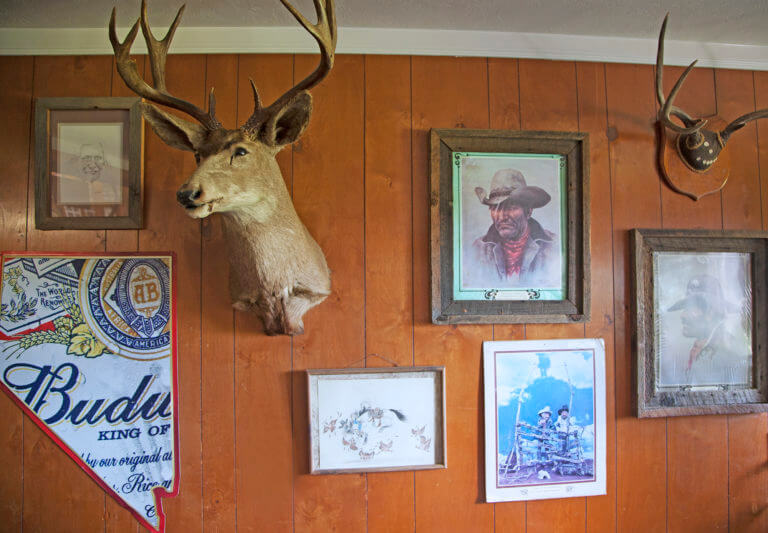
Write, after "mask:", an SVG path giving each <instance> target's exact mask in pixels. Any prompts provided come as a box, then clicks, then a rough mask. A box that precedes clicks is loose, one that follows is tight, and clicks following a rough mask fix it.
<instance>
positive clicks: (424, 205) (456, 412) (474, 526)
mask: <svg viewBox="0 0 768 533" xmlns="http://www.w3.org/2000/svg"><path fill="white" fill-rule="evenodd" d="M411 79H412V84H413V88H412V94H413V96H412V102H413V104H412V113H413V144H412V154H413V162H412V165H413V167H412V168H413V170H412V172H413V225H414V228H413V239H414V250H413V260H414V261H413V262H414V274H413V283H414V287H415V288H416V290H415V291H414V349H415V356H416V364H417V365H445V367H446V394H447V415H446V417H447V433H448V447H447V451H448V465H449V467H448V469H447V470H433V471H424V472H417V473H416V502H415V507H416V528H417V529H418V530H423V531H440V530H445V531H490V530H492V528H493V506H491V505H485V504H483V503H481V502H483V500H484V491H483V476H482V466H481V465H482V464H484V453H483V446H482V442H483V433H482V427H483V410H482V397H483V393H482V388H481V369H482V363H481V353H482V349H481V346H482V341H483V340H487V339H490V338H491V336H492V334H493V331H492V328H491V327H490V326H465V325H462V326H457V325H451V326H435V325H432V324H431V323H430V309H429V305H430V298H429V286H430V285H429V271H430V270H429V236H428V234H429V207H428V206H429V202H428V196H427V191H428V190H429V173H428V163H427V162H428V161H429V153H428V149H427V138H428V132H429V129H430V128H464V127H466V128H487V127H488V109H489V108H488V100H487V94H488V76H487V62H486V61H485V60H484V59H478V58H447V57H414V58H413V59H412V74H411Z"/></svg>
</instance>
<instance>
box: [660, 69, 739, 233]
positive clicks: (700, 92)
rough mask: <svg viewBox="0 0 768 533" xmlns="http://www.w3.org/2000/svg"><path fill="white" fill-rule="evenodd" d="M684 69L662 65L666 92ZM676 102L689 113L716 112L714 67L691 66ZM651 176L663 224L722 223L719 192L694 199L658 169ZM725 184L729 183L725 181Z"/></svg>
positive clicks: (714, 225) (696, 225)
mask: <svg viewBox="0 0 768 533" xmlns="http://www.w3.org/2000/svg"><path fill="white" fill-rule="evenodd" d="M683 70H684V69H683V68H681V67H665V68H664V73H663V75H664V77H663V80H664V94H665V95H668V94H669V93H670V91H671V90H672V87H673V86H674V85H675V82H676V81H677V79H678V78H679V77H680V75H681V74H682V72H683ZM675 105H676V106H678V107H680V108H681V109H683V110H684V111H685V112H686V113H688V114H689V115H691V116H692V117H707V116H710V115H715V114H717V103H716V102H715V73H714V70H712V69H706V68H697V69H694V70H692V71H691V73H690V74H689V75H688V78H687V79H686V80H685V85H683V88H682V89H681V90H680V93H679V94H678V95H677V97H676V98H675ZM654 176H658V179H659V180H660V182H661V214H662V215H661V218H662V221H663V224H664V227H665V228H688V229H694V228H707V229H712V228H718V229H719V228H720V227H722V217H721V215H722V208H721V206H720V203H721V200H722V193H721V192H718V193H715V194H710V195H707V196H705V197H704V198H701V199H700V200H698V201H694V200H691V199H690V198H688V197H687V196H684V195H682V194H678V193H676V192H675V191H673V190H672V189H671V188H670V187H669V186H668V185H667V184H666V181H664V178H663V177H662V176H661V175H660V173H659V172H658V171H655V172H654ZM726 187H728V185H727V184H726Z"/></svg>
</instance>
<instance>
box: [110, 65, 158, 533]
mask: <svg viewBox="0 0 768 533" xmlns="http://www.w3.org/2000/svg"><path fill="white" fill-rule="evenodd" d="M146 57H147V56H135V57H134V60H135V61H136V63H137V65H138V70H139V72H144V65H145V63H146ZM111 85H112V87H111V93H110V94H111V95H112V96H136V95H135V94H134V93H133V91H131V90H130V89H129V88H128V87H127V86H126V85H125V83H124V82H123V79H122V78H121V77H120V75H119V74H118V73H117V69H116V68H115V62H114V60H113V61H112V83H111ZM146 133H149V134H150V135H151V134H152V132H151V131H150V132H145V135H146ZM143 157H144V153H143V150H142V158H143ZM138 250H139V230H135V229H124V230H107V231H106V232H105V251H106V252H136V251H138ZM104 497H105V500H106V511H105V517H104V520H105V522H106V524H105V533H122V532H127V531H133V532H136V531H139V523H138V521H137V520H136V519H135V518H134V517H133V515H132V514H131V512H130V511H129V510H128V509H126V508H125V507H123V506H122V505H120V504H119V503H117V500H115V499H114V498H112V497H111V496H109V495H106V494H105V496H104Z"/></svg>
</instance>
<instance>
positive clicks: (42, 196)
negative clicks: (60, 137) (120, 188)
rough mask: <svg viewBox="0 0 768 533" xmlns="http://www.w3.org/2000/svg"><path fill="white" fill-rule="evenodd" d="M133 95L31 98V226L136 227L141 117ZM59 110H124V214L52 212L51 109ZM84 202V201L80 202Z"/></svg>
mask: <svg viewBox="0 0 768 533" xmlns="http://www.w3.org/2000/svg"><path fill="white" fill-rule="evenodd" d="M140 103H141V99H140V98H135V97H100V98H37V99H36V100H35V227H36V228H37V229H42V230H57V229H139V228H141V227H142V222H143V221H142V213H143V158H142V147H143V139H144V132H143V130H144V128H143V119H142V116H141V110H140V108H139V104H140ZM59 110H72V111H81V112H83V113H89V112H93V113H94V114H95V116H98V114H99V113H101V112H103V111H114V110H125V111H127V112H128V118H127V129H128V135H127V145H128V149H127V151H124V152H123V154H122V159H123V160H125V161H127V162H128V171H127V194H128V198H127V204H128V212H127V215H125V216H122V215H121V216H53V211H52V202H53V191H52V188H51V172H52V165H51V161H50V155H51V150H52V136H51V112H52V111H59ZM84 205H88V204H84Z"/></svg>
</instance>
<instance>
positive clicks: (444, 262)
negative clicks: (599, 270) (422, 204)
mask: <svg viewBox="0 0 768 533" xmlns="http://www.w3.org/2000/svg"><path fill="white" fill-rule="evenodd" d="M430 157H431V159H430V183H431V185H430V186H431V196H430V217H431V224H430V228H431V234H430V251H431V263H432V284H431V285H432V322H434V323H435V324H460V323H475V324H510V323H531V322H540V323H556V322H584V321H587V320H589V286H590V278H589V139H588V134H586V133H579V132H542V131H494V130H467V129H450V130H447V129H435V130H432V131H431V133H430Z"/></svg>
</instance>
